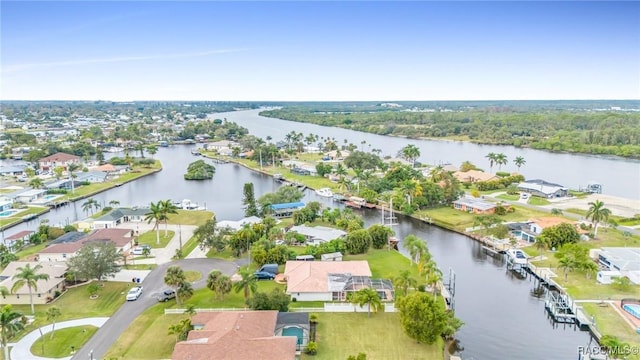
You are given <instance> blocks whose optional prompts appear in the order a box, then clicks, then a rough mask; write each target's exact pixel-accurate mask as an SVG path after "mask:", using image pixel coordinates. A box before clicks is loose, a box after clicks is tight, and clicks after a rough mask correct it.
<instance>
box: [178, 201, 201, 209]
mask: <svg viewBox="0 0 640 360" xmlns="http://www.w3.org/2000/svg"><path fill="white" fill-rule="evenodd" d="M180 208H182V210H199V209H200V208H199V206H198V204H197V203H194V202H191V200H189V199H184V200H182V202H181V203H180Z"/></svg>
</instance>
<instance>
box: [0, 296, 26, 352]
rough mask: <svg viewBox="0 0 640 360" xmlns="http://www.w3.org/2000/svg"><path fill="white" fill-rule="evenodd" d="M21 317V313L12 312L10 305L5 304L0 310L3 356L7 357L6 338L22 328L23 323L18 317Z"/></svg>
mask: <svg viewBox="0 0 640 360" xmlns="http://www.w3.org/2000/svg"><path fill="white" fill-rule="evenodd" d="M20 318H22V314H21V313H18V312H14V311H12V309H11V305H5V306H3V307H2V310H0V326H1V327H2V329H1V330H2V348H3V349H4V358H5V359H10V358H9V348H8V347H7V345H8V343H7V340H8V338H9V337H11V336H13V335H15V334H16V333H17V332H18V331H20V330H22V329H24V325H23V324H22V322H21V321H18V319H20Z"/></svg>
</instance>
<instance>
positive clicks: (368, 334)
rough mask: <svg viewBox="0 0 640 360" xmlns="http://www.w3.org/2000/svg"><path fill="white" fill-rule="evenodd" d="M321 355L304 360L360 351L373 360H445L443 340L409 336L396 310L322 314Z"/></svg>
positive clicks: (333, 359) (331, 359)
mask: <svg viewBox="0 0 640 360" xmlns="http://www.w3.org/2000/svg"><path fill="white" fill-rule="evenodd" d="M316 340H317V342H318V354H317V355H315V356H309V355H304V356H303V359H306V360H310V359H318V360H324V359H326V360H336V359H346V358H347V357H348V356H349V355H357V354H358V353H359V352H363V353H366V354H367V359H371V360H380V359H384V360H394V359H398V360H417V359H421V360H436V359H437V360H441V359H442V358H443V356H444V354H443V343H442V340H439V341H438V342H436V343H435V344H433V345H423V344H419V343H417V342H416V341H415V340H412V339H411V338H409V337H408V336H407V335H406V334H405V333H404V330H403V329H402V327H401V325H400V317H399V315H398V314H396V313H377V314H374V315H372V316H371V317H370V318H368V317H367V314H366V313H318V327H317V333H316Z"/></svg>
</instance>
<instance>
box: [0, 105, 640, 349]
mask: <svg viewBox="0 0 640 360" xmlns="http://www.w3.org/2000/svg"><path fill="white" fill-rule="evenodd" d="M367 106H370V105H367ZM377 106H380V105H377ZM398 106H399V107H394V108H393V111H400V110H399V109H401V108H402V105H398ZM28 109H29V111H26V110H21V108H20V107H18V106H11V105H10V104H9V105H8V106H7V108H6V109H3V110H4V111H3V114H2V118H3V121H2V127H3V136H2V138H0V141H2V144H3V146H4V149H5V150H4V152H3V153H2V157H3V160H2V161H1V162H0V176H2V186H1V187H0V226H1V230H0V231H1V232H2V239H1V242H2V244H0V255H1V256H0V265H1V266H2V270H1V272H2V273H1V274H0V291H2V292H3V299H2V304H5V307H3V308H2V312H3V316H5V315H6V316H14V317H15V318H16V319H17V318H18V317H20V319H21V320H20V321H19V322H18V323H17V324H18V325H16V327H14V328H12V327H10V326H8V325H6V324H0V326H2V327H3V329H4V328H5V326H7V331H8V333H7V335H8V336H7V338H6V340H3V343H2V347H3V349H4V350H5V351H6V354H8V355H7V356H8V358H12V359H21V358H27V357H29V356H39V357H52V358H53V357H56V356H57V357H60V356H64V357H66V356H71V357H72V358H74V359H79V358H82V357H83V356H84V355H85V353H88V351H90V352H91V356H94V357H95V358H104V359H129V358H136V359H137V358H140V359H158V358H167V359H168V358H171V359H180V360H182V359H184V360H186V359H191V360H193V359H211V358H216V359H217V358H220V359H223V358H224V359H247V358H250V357H257V358H260V359H273V360H282V359H311V358H314V357H317V358H319V359H366V358H371V359H385V358H402V359H408V358H426V359H444V358H445V357H446V358H448V357H449V356H451V358H454V359H455V357H456V356H458V355H459V352H457V351H450V349H451V344H454V343H456V341H459V340H457V336H459V335H458V330H459V329H461V328H463V327H464V326H465V325H466V324H468V323H471V324H474V326H477V323H476V321H477V319H475V318H473V317H467V315H466V314H467V311H468V309H467V307H474V306H477V305H474V304H472V303H469V300H468V299H466V298H465V297H464V296H461V295H460V294H464V293H465V292H468V291H469V289H470V287H471V286H473V285H472V284H471V283H470V282H469V281H470V279H474V280H473V281H475V282H478V283H480V282H481V279H480V278H474V277H473V276H476V275H473V274H471V273H472V272H474V270H472V271H469V270H468V269H465V268H459V269H458V268H456V267H454V266H452V265H451V264H452V263H454V262H452V259H454V258H455V257H464V256H467V255H468V254H467V253H466V252H465V251H466V250H461V249H460V248H457V247H456V246H458V245H456V244H469V245H468V246H469V248H472V249H473V254H474V257H475V258H476V260H475V261H482V262H483V263H484V262H487V263H490V264H493V265H492V266H498V267H501V268H502V267H504V268H505V269H506V271H507V272H508V273H509V274H511V275H509V276H510V278H511V277H513V278H514V279H517V280H516V281H518V285H513V286H527V287H530V286H532V285H530V284H532V283H533V282H532V281H530V280H527V279H532V280H535V284H537V285H535V286H537V287H535V288H533V289H532V290H531V291H532V294H533V293H535V294H539V295H538V296H539V299H541V301H542V303H543V304H544V308H545V309H546V310H545V311H546V313H547V314H548V316H549V317H550V319H552V321H554V322H555V323H563V324H565V325H570V326H575V327H576V328H577V329H580V330H585V331H589V332H591V333H592V334H596V337H598V339H599V341H600V343H603V342H604V344H607V341H619V342H622V343H624V344H626V345H629V344H640V341H638V340H634V339H635V338H634V337H633V336H629V333H630V332H633V333H635V330H637V329H640V317H636V316H635V315H634V314H636V313H634V311H635V309H636V307H637V308H640V290H638V289H639V288H637V285H639V284H640V261H638V254H639V253H640V243H639V241H640V237H638V231H637V230H638V226H640V222H638V219H637V209H638V208H639V207H636V206H639V205H638V202H637V201H635V202H634V200H628V199H622V198H616V197H613V196H608V195H605V194H603V191H604V189H605V188H604V187H603V186H602V185H601V184H600V183H598V182H595V181H590V182H588V183H587V182H586V181H585V184H586V186H585V187H582V188H573V187H571V186H566V185H561V184H558V183H556V182H552V181H551V180H546V179H542V178H538V177H536V178H533V179H528V178H526V177H525V174H526V173H527V160H526V159H524V158H523V157H522V156H516V157H514V158H513V159H508V158H507V157H506V155H505V154H503V153H493V152H492V153H489V154H483V155H482V156H481V157H480V158H481V160H480V161H481V162H482V163H480V161H478V160H477V158H474V159H476V160H473V161H475V163H474V162H473V161H472V160H466V161H463V162H461V163H460V164H451V163H437V164H429V163H426V162H421V161H419V159H421V155H422V154H421V150H422V149H421V148H420V147H419V146H418V145H416V144H419V143H418V142H414V141H413V140H411V139H407V140H403V141H406V143H404V145H403V146H402V147H401V148H400V149H399V150H397V151H394V152H389V150H387V149H386V148H385V147H383V146H380V147H379V145H377V144H370V143H368V142H367V140H362V141H359V142H355V141H354V140H352V139H348V138H345V139H344V140H343V139H336V138H334V137H332V136H331V137H330V136H324V135H322V134H313V133H310V134H307V135H304V134H303V133H299V132H297V131H293V130H292V131H289V132H286V133H284V134H285V135H284V136H283V137H282V138H281V139H279V138H275V139H274V138H273V137H271V136H264V137H263V138H260V137H258V135H257V134H255V135H254V134H251V132H250V130H249V129H247V128H244V127H242V126H240V125H239V124H237V123H235V122H233V121H230V120H227V118H225V117H222V116H218V114H217V113H221V112H225V114H233V112H242V113H246V114H253V115H252V116H258V114H262V116H269V115H270V114H271V111H277V110H271V109H269V108H260V109H249V108H242V107H241V106H240V105H238V106H234V107H231V106H230V105H229V104H214V103H197V102H194V103H186V102H185V103H180V102H176V103H171V106H153V105H152V104H148V103H144V102H141V103H130V104H129V103H122V104H119V103H114V104H112V103H97V104H81V105H76V106H75V107H74V106H70V109H71V110H69V108H67V107H66V106H59V107H56V106H54V107H53V108H51V109H49V108H43V107H39V106H38V105H37V104H32V105H30V106H29V108H28ZM385 109H389V108H388V107H385ZM226 112H228V113H226ZM36 115H37V116H36ZM45 115H46V116H45ZM43 119H44V120H43ZM420 141H423V140H420ZM529 161H533V160H529ZM185 171H186V172H187V173H186V174H184V175H183V173H184V172H185ZM203 174H205V175H206V176H204V175H203ZM201 175H203V176H201ZM549 179H551V177H549ZM185 189H188V191H186V190H185ZM634 211H635V212H634ZM447 244H448V245H447ZM441 260H442V264H446V265H442V264H440V262H441ZM475 272H478V271H475ZM492 276H496V278H495V280H494V281H500V280H499V279H500V277H503V276H504V271H503V272H498V273H496V274H494V275H492ZM482 296H483V295H480V294H479V295H478V297H479V299H480V300H478V301H483V300H481V299H482ZM488 299H489V298H487V300H484V301H490V300H488ZM9 305H11V306H9ZM461 309H462V310H461ZM129 311H135V312H136V314H139V315H136V318H135V319H128V318H126V317H127V316H128V315H127V314H128V312H129ZM612 314H615V315H612ZM637 315H638V316H640V312H638V313H637ZM536 316H537V315H536ZM611 316H615V318H614V319H616V320H615V321H616V322H619V323H624V324H625V325H624V326H621V327H615V326H614V327H610V326H609V325H608V324H609V323H608V322H607V321H609V320H608V319H610V318H611ZM125 319H126V320H125ZM120 321H126V322H128V323H130V324H131V325H129V326H128V327H126V328H125V329H122V328H118V327H117V326H116V325H115V324H117V323H118V322H120ZM49 324H51V326H49ZM72 324H75V325H73V326H72ZM135 324H144V326H138V325H135ZM47 326H49V327H47ZM41 330H42V331H46V332H49V333H50V334H49V333H48V334H45V335H44V336H45V337H43V336H42V335H37V336H35V335H34V336H26V335H27V334H29V333H33V332H34V331H35V332H39V331H41ZM630 330H632V331H630ZM3 331H4V330H3ZM60 332H63V333H60ZM65 334H71V335H65ZM113 335H116V336H115V338H114V336H113ZM69 336H70V337H69ZM71 338H73V339H74V340H64V341H63V340H62V339H71ZM38 339H40V340H38ZM56 339H60V340H59V341H58V340H56ZM105 339H113V340H105ZM133 339H135V340H133ZM346 339H350V341H346ZM610 339H613V340H610ZM27 341H30V342H29V343H27ZM34 341H35V342H34ZM38 341H40V342H44V345H42V346H40V342H38ZM68 341H72V343H69V342H68ZM383 343H384V344H385V346H384V347H381V346H380V345H379V344H383ZM390 353H393V354H401V355H399V357H388V356H387V355H385V354H390ZM56 354H58V355H56ZM7 356H5V358H7ZM23 356H26V357H23Z"/></svg>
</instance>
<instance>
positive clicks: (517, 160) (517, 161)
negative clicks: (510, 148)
mask: <svg viewBox="0 0 640 360" xmlns="http://www.w3.org/2000/svg"><path fill="white" fill-rule="evenodd" d="M513 163H514V164H516V166H517V167H518V172H520V167H521V166H522V165H524V164H526V163H527V161H526V160H525V159H524V158H523V157H522V156H516V158H515V159H513Z"/></svg>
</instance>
